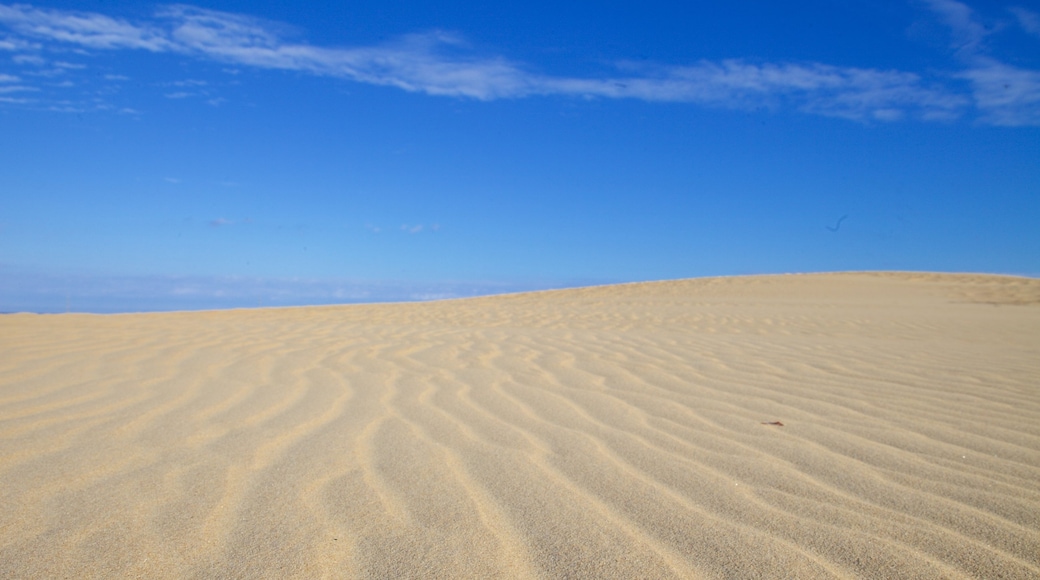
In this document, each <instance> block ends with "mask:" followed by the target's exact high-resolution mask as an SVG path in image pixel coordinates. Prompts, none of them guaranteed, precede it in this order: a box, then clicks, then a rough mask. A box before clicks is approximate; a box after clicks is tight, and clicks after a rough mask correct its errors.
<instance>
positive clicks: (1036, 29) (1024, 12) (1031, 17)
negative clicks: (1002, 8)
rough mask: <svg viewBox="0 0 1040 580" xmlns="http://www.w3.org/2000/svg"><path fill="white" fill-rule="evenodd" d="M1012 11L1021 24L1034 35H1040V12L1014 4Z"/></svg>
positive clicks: (1023, 28)
mask: <svg viewBox="0 0 1040 580" xmlns="http://www.w3.org/2000/svg"><path fill="white" fill-rule="evenodd" d="M1010 10H1011V13H1012V14H1014V15H1015V18H1017V19H1018V24H1019V26H1021V27H1022V30H1025V31H1026V32H1028V33H1029V34H1032V35H1033V36H1040V13H1037V12H1033V11H1032V10H1029V9H1027V8H1022V7H1021V6H1012V7H1011V8H1010Z"/></svg>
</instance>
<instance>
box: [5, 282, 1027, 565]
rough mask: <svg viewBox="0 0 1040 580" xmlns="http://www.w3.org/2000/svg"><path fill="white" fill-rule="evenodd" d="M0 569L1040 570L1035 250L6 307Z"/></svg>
mask: <svg viewBox="0 0 1040 580" xmlns="http://www.w3.org/2000/svg"><path fill="white" fill-rule="evenodd" d="M0 577H2V578H100V577H108V578H407V577H412V578H512V577H517V578H528V577H544V578H561V577H578V578H591V577H608V578H669V577H680V578H900V579H906V578H970V577H974V578H1040V280H1036V279H1027V278H1013V277H997V276H983V275H938V274H909V273H849V274H814V275H785V276H752V277H736V278H714V279H694V280H683V281H673V282H659V283H645V284H628V285H620V286H608V287H597V288H587V289H575V290H562V291H551V292H537V293H528V294H517V295H509V296H497V297H487V298H477V299H467V300H452V301H442V302H427V303H412V304H381V305H360V306H337V307H320V308H283V309H255V310H233V311H211V312H181V313H157V314H155V313H153V314H133V315H108V316H97V315H77V314H72V315H47V316H44V315H30V314H17V315H6V316H0Z"/></svg>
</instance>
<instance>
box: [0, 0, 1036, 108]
mask: <svg viewBox="0 0 1040 580" xmlns="http://www.w3.org/2000/svg"><path fill="white" fill-rule="evenodd" d="M927 5H928V6H929V7H930V8H931V9H932V10H933V11H934V12H935V13H936V14H937V15H938V16H939V17H940V18H941V19H942V20H943V21H944V22H945V23H946V24H947V25H948V26H949V27H950V28H951V30H952V31H953V33H954V41H953V49H954V50H955V51H956V54H957V55H959V57H960V58H961V59H962V60H964V61H965V62H967V63H968V65H969V68H968V69H967V70H966V71H962V72H961V73H957V74H955V75H953V77H954V78H961V79H965V80H968V81H969V82H970V83H971V86H972V87H973V95H972V96H973V97H974V101H975V104H976V106H977V107H978V108H979V110H980V111H981V112H982V113H983V116H984V120H985V121H987V122H991V123H994V124H1001V125H1016V124H1020V125H1025V124H1037V123H1040V121H1038V120H1037V119H1036V111H1035V101H1036V99H1037V98H1038V97H1040V90H1037V89H1036V87H1035V83H1034V81H1035V76H1036V75H1037V74H1038V73H1037V72H1036V71H1029V70H1023V69H1014V68H1013V67H1010V66H1009V65H1005V64H1002V63H999V62H996V61H993V62H989V61H985V60H982V59H979V58H978V56H977V55H978V54H980V50H981V47H982V45H983V43H984V40H985V37H986V35H987V31H986V29H985V27H983V26H982V25H981V24H979V23H978V21H977V20H976V19H975V17H974V15H973V13H972V11H971V9H970V8H969V7H967V6H966V5H964V4H962V3H960V2H956V1H954V0H927ZM0 23H3V24H6V25H7V26H8V27H9V28H10V29H12V30H13V31H14V32H16V33H17V34H19V35H21V36H23V37H25V39H24V40H23V39H7V42H9V43H21V44H22V45H27V44H28V39H35V40H47V41H54V42H61V43H67V44H72V45H76V46H79V47H83V48H88V49H95V50H144V51H150V52H156V53H160V52H172V53H179V54H185V55H192V56H195V57H198V58H202V59H208V60H215V61H219V62H223V63H226V64H229V65H234V66H251V67H257V68H264V69H276V70H288V71H298V72H306V73H310V74H313V75H320V76H331V77H337V78H343V79H349V80H352V81H355V82H360V83H366V84H372V85H380V86H390V87H396V88H399V89H402V90H405V91H410V92H418V93H425V94H429V95H437V96H447V97H462V98H472V99H477V100H494V99H505V98H523V97H530V96H550V95H560V96H571V97H579V98H605V99H636V100H643V101H649V102H679V103H694V104H700V105H706V106H713V107H720V108H736V109H751V108H757V107H766V108H781V107H783V108H792V109H795V110H798V111H801V112H804V113H808V114H816V115H824V116H830V117H841V118H846V119H852V120H860V121H865V120H881V121H890V120H896V119H901V118H905V117H912V118H918V119H923V120H950V119H954V118H957V117H959V116H961V115H963V114H964V112H965V111H967V110H968V109H969V108H970V105H971V100H972V99H969V98H968V97H967V96H965V95H963V94H960V93H959V92H958V91H955V90H952V89H951V88H950V87H949V86H945V85H943V84H940V83H938V82H926V81H925V80H924V79H922V77H921V76H919V75H917V74H914V73H910V72H905V71H896V70H879V69H870V68H854V67H841V66H834V65H828V64H823V63H759V62H750V61H747V60H740V59H731V60H724V61H720V62H713V61H700V62H698V63H695V64H693V65H689V66H659V67H647V66H641V67H637V66H632V65H625V64H624V63H621V64H619V65H618V68H617V72H618V74H616V75H608V76H604V77H599V78H575V77H557V76H551V75H544V74H539V73H537V72H533V71H531V70H529V67H528V66H526V65H524V64H522V63H516V62H513V61H510V60H508V59H506V58H502V57H485V56H478V55H472V54H466V53H464V52H463V49H464V48H465V47H464V43H463V42H462V41H461V40H460V39H459V38H458V37H456V36H454V35H451V34H448V33H444V32H439V31H435V32H431V33H426V34H414V35H409V36H405V37H403V38H400V39H398V40H397V41H395V42H391V43H386V44H382V45H378V46H369V47H354V48H326V47H318V46H313V45H309V44H303V43H292V42H289V41H286V40H285V39H284V38H283V36H282V35H280V34H279V26H278V25H276V24H273V23H268V22H265V21H261V20H259V19H255V18H252V17H248V16H242V15H237V14H229V13H225V12H218V11H213V10H207V9H202V8H197V7H193V6H187V5H172V6H166V7H163V8H161V9H159V10H158V11H157V12H156V14H155V17H154V18H153V19H151V20H149V21H148V22H143V23H133V22H130V21H128V20H123V19H118V18H113V17H109V16H105V15H102V14H97V13H82V12H67V11H61V10H49V9H38V8H33V7H31V6H26V5H14V6H7V5H0ZM12 46H14V44H12ZM12 50H14V49H12ZM1001 75H1004V76H1001ZM1001 79H1003V80H1005V81H1006V80H1013V81H1014V82H1015V83H1016V84H1015V90H1014V91H1011V92H1012V93H1013V95H1012V96H1010V97H1009V96H1006V95H1005V96H999V95H997V94H996V93H995V91H994V90H993V87H994V86H997V85H1002V84H1007V83H1002V82H1001ZM173 94H175V95H177V96H187V95H186V94H182V93H173Z"/></svg>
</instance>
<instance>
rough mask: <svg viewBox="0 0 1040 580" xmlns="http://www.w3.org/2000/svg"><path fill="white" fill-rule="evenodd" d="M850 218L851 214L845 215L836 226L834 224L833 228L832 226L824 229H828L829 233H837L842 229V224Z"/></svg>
mask: <svg viewBox="0 0 1040 580" xmlns="http://www.w3.org/2000/svg"><path fill="white" fill-rule="evenodd" d="M848 217H849V214H845V215H843V216H841V217H840V218H838V222H837V223H836V224H834V226H833V227H831V226H823V227H825V228H827V229H828V230H829V231H832V232H836V231H838V230H839V229H841V222H843V221H845V219H846V218H848Z"/></svg>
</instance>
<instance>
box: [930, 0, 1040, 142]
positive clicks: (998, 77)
mask: <svg viewBox="0 0 1040 580" xmlns="http://www.w3.org/2000/svg"><path fill="white" fill-rule="evenodd" d="M928 4H929V6H930V7H931V8H932V10H934V11H935V12H936V13H938V14H939V15H940V16H942V18H943V20H944V21H945V22H946V24H947V25H948V26H949V27H950V29H951V31H952V32H953V36H954V39H955V48H956V49H957V55H958V57H959V58H960V59H961V61H962V62H963V63H964V64H965V66H966V69H965V70H963V71H961V72H959V73H957V74H956V75H955V76H956V77H959V78H962V79H965V80H967V81H969V83H970V84H971V87H972V97H973V99H974V101H975V106H976V107H977V108H978V110H979V112H980V114H981V119H982V120H983V121H984V122H987V123H990V124H993V125H1003V126H1024V125H1040V71H1037V70H1030V69H1024V68H1020V67H1016V66H1013V65H1010V64H1007V63H1004V62H1001V61H1000V60H998V59H996V58H994V57H992V56H990V55H989V54H988V50H987V47H986V45H985V43H984V40H985V37H986V36H987V31H986V27H985V26H983V25H982V24H981V23H980V22H979V21H978V18H977V17H976V16H975V13H974V12H973V11H972V9H971V8H970V7H968V6H967V5H965V4H963V3H961V2H957V1H956V0H928ZM1012 10H1013V11H1014V12H1015V13H1016V15H1018V16H1019V20H1020V22H1021V23H1023V27H1027V29H1028V26H1029V25H1030V24H1031V23H1033V22H1032V21H1031V20H1030V17H1035V16H1036V15H1035V14H1034V13H1031V12H1030V11H1028V10H1024V9H1021V8H1019V9H1012Z"/></svg>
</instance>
